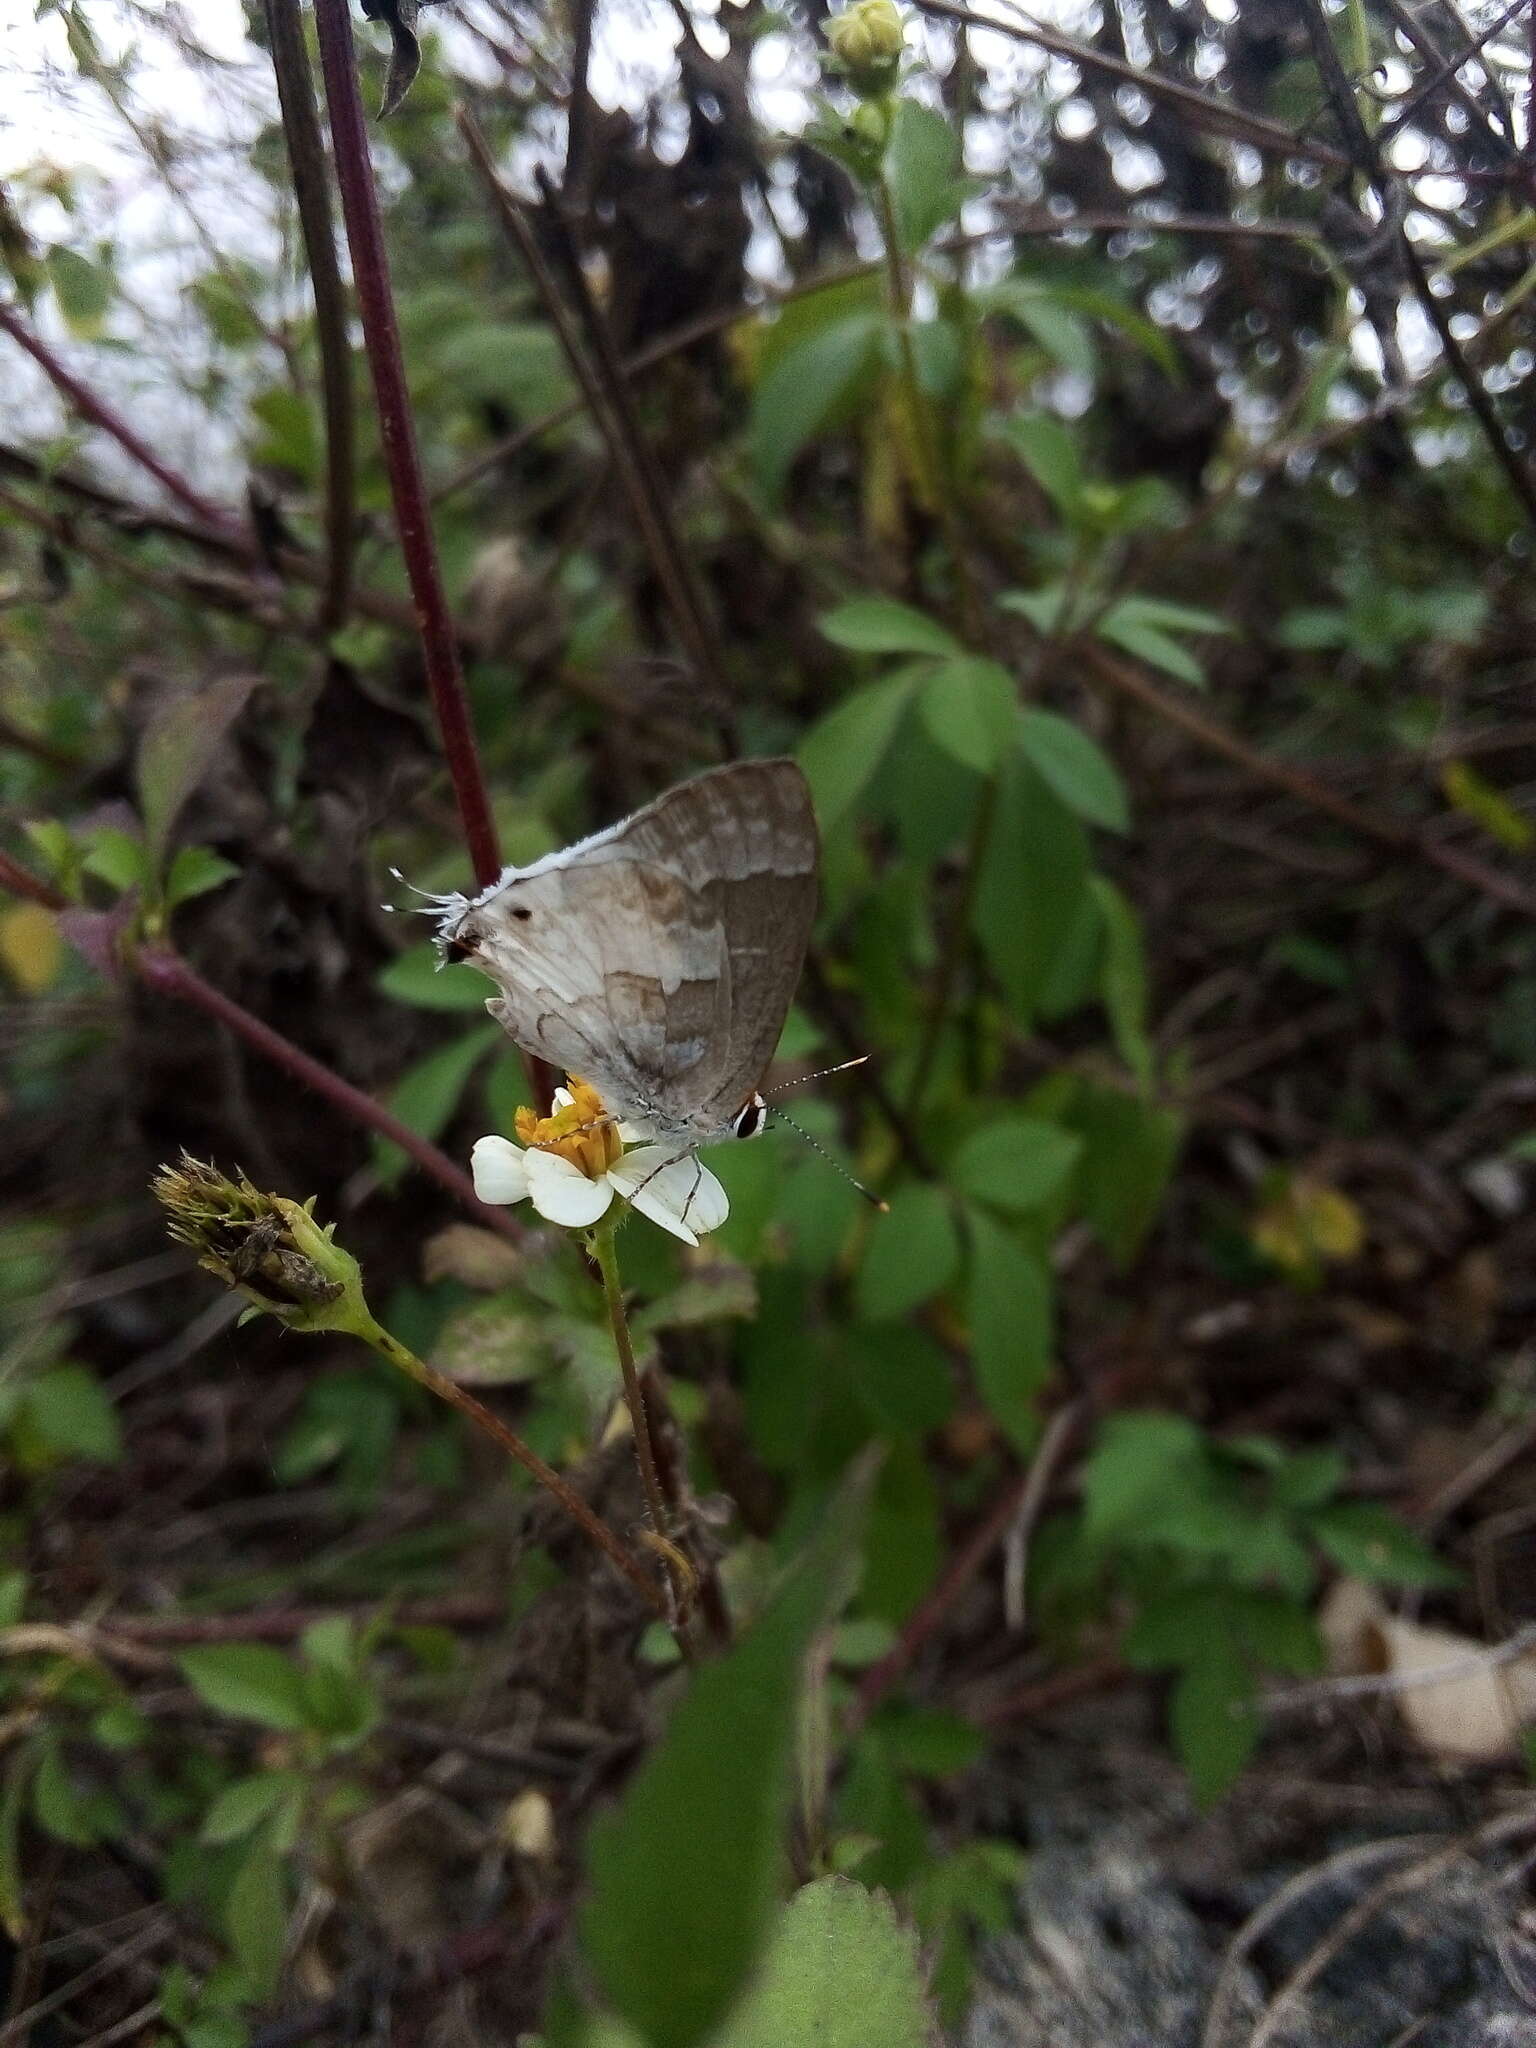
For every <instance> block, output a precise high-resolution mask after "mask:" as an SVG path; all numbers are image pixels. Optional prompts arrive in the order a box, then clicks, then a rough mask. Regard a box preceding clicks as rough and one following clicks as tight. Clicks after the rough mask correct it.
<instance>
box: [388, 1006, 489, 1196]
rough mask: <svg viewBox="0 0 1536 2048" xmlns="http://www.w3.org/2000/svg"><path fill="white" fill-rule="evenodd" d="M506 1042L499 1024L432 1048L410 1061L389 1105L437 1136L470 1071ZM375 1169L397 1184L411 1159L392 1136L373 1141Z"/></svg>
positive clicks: (421, 1130) (422, 1130)
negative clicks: (503, 1039)
mask: <svg viewBox="0 0 1536 2048" xmlns="http://www.w3.org/2000/svg"><path fill="white" fill-rule="evenodd" d="M501 1043H502V1032H501V1030H500V1027H499V1026H497V1025H495V1024H485V1025H482V1026H481V1027H480V1029H479V1030H478V1031H469V1032H466V1033H465V1035H464V1036H463V1037H462V1038H455V1039H451V1040H450V1041H449V1043H448V1044H447V1045H440V1046H439V1047H438V1049H437V1051H436V1052H429V1053H428V1054H427V1056H426V1058H425V1059H421V1060H417V1062H416V1064H415V1065H414V1066H411V1067H407V1068H406V1070H405V1072H404V1073H403V1074H402V1075H401V1077H400V1079H399V1080H398V1081H397V1082H396V1083H395V1085H394V1087H393V1088H391V1090H390V1091H389V1106H390V1108H391V1109H392V1110H393V1111H394V1112H395V1115H396V1116H397V1117H399V1118H400V1120H401V1122H402V1123H405V1124H408V1125H409V1126H410V1128H411V1129H412V1130H413V1131H417V1132H419V1133H420V1135H421V1136H422V1137H424V1138H435V1137H436V1136H437V1135H438V1133H439V1132H440V1131H441V1130H442V1129H443V1128H444V1126H445V1125H446V1124H447V1122H448V1120H449V1118H450V1117H451V1116H452V1115H453V1113H454V1111H455V1110H456V1109H457V1108H458V1106H459V1097H460V1096H461V1095H462V1094H463V1093H464V1090H465V1089H466V1088H467V1087H468V1086H469V1077H470V1075H471V1074H473V1072H474V1071H475V1068H476V1067H477V1066H478V1065H479V1064H480V1062H481V1060H483V1059H484V1058H485V1056H486V1054H487V1053H488V1052H489V1051H490V1049H491V1047H492V1046H493V1045H500V1044H501ZM373 1157H374V1166H375V1170H376V1171H377V1173H378V1176H379V1178H380V1180H381V1181H383V1183H384V1185H385V1186H386V1187H389V1186H392V1185H393V1183H394V1182H395V1181H397V1180H398V1179H399V1178H400V1176H401V1174H402V1173H404V1171H405V1169H406V1167H407V1166H408V1165H409V1164H410V1162H409V1160H408V1159H407V1158H406V1156H405V1154H404V1153H403V1152H402V1151H401V1150H400V1147H399V1146H398V1145H395V1144H392V1143H391V1142H390V1140H389V1139H387V1138H375V1140H374V1142H373Z"/></svg>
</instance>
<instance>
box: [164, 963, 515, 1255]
mask: <svg viewBox="0 0 1536 2048" xmlns="http://www.w3.org/2000/svg"><path fill="white" fill-rule="evenodd" d="M134 964H135V966H136V967H137V969H138V972H139V975H140V978H141V979H142V980H144V981H145V982H147V983H148V984H149V986H150V987H151V988H153V989H158V990H159V991H160V993H161V994H162V995H168V996H175V997H177V998H178V1000H180V1001H181V1002H185V1003H191V1004H192V1005H193V1006H194V1007H195V1008H196V1009H199V1010H202V1011H203V1012H204V1013H205V1015H207V1016H209V1017H214V1018H217V1020H218V1021H219V1023H221V1024H224V1025H227V1026H228V1028H229V1029H230V1030H231V1031H233V1032H234V1033H235V1035H236V1036H237V1037H239V1038H243V1039H244V1040H245V1042H246V1044H247V1045H248V1046H250V1047H251V1049H252V1050H253V1051H254V1052H258V1053H260V1054H261V1056H262V1058H263V1059H266V1060H270V1061H271V1062H272V1064H273V1065H274V1066H278V1067H281V1068H283V1069H284V1071H285V1072H287V1073H289V1074H292V1075H293V1076H294V1078H295V1079H296V1080H299V1081H302V1082H303V1083H304V1085H305V1086H306V1087H307V1088H313V1089H314V1091H315V1093H316V1094H317V1095H320V1096H323V1097H324V1098H325V1100H326V1101H327V1102H330V1103H333V1104H334V1105H335V1106H336V1108H337V1109H339V1110H340V1111H341V1112H342V1113H343V1115H345V1116H349V1117H350V1118H351V1119H352V1120H353V1122H354V1123H360V1124H366V1125H367V1126H368V1128H369V1129H370V1130H374V1131H377V1132H379V1134H380V1135H381V1136H382V1137H385V1138H389V1139H391V1140H392V1141H393V1142H394V1143H395V1144H396V1145H398V1146H399V1147H400V1149H401V1151H402V1152H405V1153H407V1154H408V1155H409V1156H410V1157H411V1158H412V1159H414V1160H415V1162H416V1164H417V1165H418V1166H419V1167H420V1168H421V1170H422V1172H423V1173H425V1174H429V1175H430V1176H431V1178H432V1179H433V1180H435V1181H436V1182H437V1183H438V1185H439V1186H440V1187H443V1188H446V1189H447V1191H448V1193H449V1194H451V1195H454V1196H456V1197H457V1199H458V1200H459V1201H461V1202H462V1203H463V1204H464V1206H465V1207H466V1208H467V1209H472V1210H473V1211H474V1213H475V1215H476V1217H477V1218H478V1219H479V1221H480V1222H482V1223H483V1224H485V1225H486V1227H487V1228H488V1229H491V1230H496V1231H499V1232H500V1233H501V1235H502V1236H503V1237H510V1238H517V1237H520V1236H521V1234H522V1233H521V1232H520V1230H519V1229H518V1226H517V1224H516V1223H515V1222H514V1221H513V1219H512V1218H511V1217H510V1216H509V1215H508V1214H507V1212H506V1211H505V1210H504V1209H493V1208H490V1207H488V1206H487V1204H486V1203H484V1202H482V1201H481V1200H480V1198H479V1196H478V1195H477V1194H476V1193H475V1184H474V1182H473V1181H472V1180H471V1179H470V1177H469V1175H468V1174H467V1173H465V1172H464V1170H463V1168H462V1167H458V1166H455V1165H454V1163H453V1161H452V1160H451V1159H450V1158H449V1157H448V1155H447V1153H446V1152H440V1151H439V1150H438V1148H437V1147H436V1145H434V1144H432V1143H431V1142H430V1141H429V1140H428V1139H426V1138H423V1137H422V1136H421V1135H420V1134H419V1133H418V1132H416V1131H413V1130H412V1129H411V1128H410V1126H409V1125H408V1124H403V1123H402V1122H401V1121H400V1119H399V1117H397V1116H396V1115H395V1114H394V1112H393V1111H392V1110H388V1109H386V1108H385V1107H384V1105H383V1103H382V1102H375V1101H374V1099H373V1097H372V1096H371V1095H365V1094H364V1093H363V1091H362V1089H361V1088H354V1087H353V1085H352V1083H351V1082H350V1081H344V1080H343V1079H342V1078H341V1076H340V1075H339V1074H335V1073H332V1071H331V1069H330V1068H329V1067H326V1066H322V1065H321V1063H320V1061H319V1060H317V1059H314V1058H312V1057H311V1056H310V1054H309V1053H307V1052H305V1051H303V1050H302V1049H301V1048H300V1047H299V1046H297V1045H295V1044H294V1043H293V1042H292V1040H291V1039H287V1038H284V1037H283V1035H282V1033H281V1032H278V1031H274V1030H273V1029H272V1027H271V1025H270V1024H264V1023H263V1022H262V1020H261V1019H260V1018H259V1017H253V1016H252V1015H251V1013H250V1011H249V1010H246V1009H242V1008H241V1006H240V1004H239V1003H237V1002H235V1001H234V1000H233V999H232V998H231V997H229V996H227V995H225V994H223V993H222V991H221V990H219V989H216V988H215V987H214V986H213V984H212V983H211V982H207V981H204V979H203V977H202V976H201V975H200V974H199V973H198V972H197V970H196V969H195V968H193V967H189V966H188V965H187V963H186V961H185V960H183V959H182V958H181V956H180V955H179V954H177V953H173V952H171V950H170V949H169V947H165V946H141V947H140V948H139V950H138V954H137V956H136V958H135V962H134Z"/></svg>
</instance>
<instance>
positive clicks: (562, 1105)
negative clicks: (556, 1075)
mask: <svg viewBox="0 0 1536 2048" xmlns="http://www.w3.org/2000/svg"><path fill="white" fill-rule="evenodd" d="M575 1100H576V1098H575V1096H574V1095H573V1094H572V1093H571V1091H570V1089H569V1088H557V1089H556V1090H555V1092H554V1095H553V1097H552V1098H551V1102H550V1107H551V1110H552V1111H553V1110H556V1109H569V1108H570V1106H571V1104H572V1103H573V1102H574V1101H575Z"/></svg>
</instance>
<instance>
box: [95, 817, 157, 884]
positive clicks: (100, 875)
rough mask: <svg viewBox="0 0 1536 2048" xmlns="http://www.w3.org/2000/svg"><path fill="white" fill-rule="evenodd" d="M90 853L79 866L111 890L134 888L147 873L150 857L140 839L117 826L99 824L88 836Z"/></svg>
mask: <svg viewBox="0 0 1536 2048" xmlns="http://www.w3.org/2000/svg"><path fill="white" fill-rule="evenodd" d="M88 844H89V848H90V850H89V852H88V853H87V854H86V856H85V859H84V861H83V862H82V863H81V865H82V866H83V867H84V869H85V872H86V873H87V874H88V875H94V876H95V877H96V879H97V880H98V881H100V882H105V883H106V884H107V886H108V888H110V889H136V888H137V887H138V886H139V885H140V883H141V882H143V881H144V880H145V878H146V877H147V875H148V873H149V858H148V855H147V853H146V851H145V847H144V842H143V840H142V839H135V838H134V837H133V835H132V833H130V832H124V831H122V830H121V829H120V828H119V827H118V826H116V825H102V826H100V827H98V829H97V830H96V831H94V832H93V833H91V835H90V839H89V841H88Z"/></svg>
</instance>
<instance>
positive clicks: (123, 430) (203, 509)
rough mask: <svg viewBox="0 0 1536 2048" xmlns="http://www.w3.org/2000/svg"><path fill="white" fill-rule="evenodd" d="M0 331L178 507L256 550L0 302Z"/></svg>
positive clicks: (246, 550)
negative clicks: (168, 494)
mask: <svg viewBox="0 0 1536 2048" xmlns="http://www.w3.org/2000/svg"><path fill="white" fill-rule="evenodd" d="M0 331H3V332H4V333H6V334H8V335H9V336H10V337H11V339H12V341H14V342H18V343H19V344H20V345H21V347H22V348H24V349H25V350H26V352H27V354H28V355H29V356H31V357H32V359H33V361H34V362H36V363H37V364H38V365H39V366H40V367H41V369H42V370H43V372H44V374H45V375H46V376H47V378H48V380H49V382H50V383H51V384H52V385H53V387H54V389H55V390H56V391H58V392H60V393H61V394H62V395H63V396H64V397H65V398H67V399H68V401H69V403H70V404H71V405H72V406H73V407H74V409H75V411H76V412H77V413H79V415H80V417H81V418H82V419H84V420H89V421H90V423H91V425H92V426H93V427H100V428H101V429H102V431H103V432H104V433H108V434H110V435H111V436H112V438H113V440H114V441H116V443H117V444H118V446H119V447H120V448H123V449H125V450H126V451H127V453H128V454H129V455H131V456H132V457H133V459H134V461H135V462H137V463H138V464H139V465H140V467H141V468H143V469H146V470H148V472H149V474H150V475H151V476H152V477H153V478H154V479H155V481H156V482H157V483H158V484H160V485H161V486H162V487H163V488H164V489H165V490H167V491H168V492H169V493H170V495H171V496H172V497H173V498H175V499H176V500H177V501H178V503H180V504H182V505H184V506H185V507H186V509H187V510H188V511H189V512H190V513H192V514H193V516H194V517H195V518H197V519H200V520H201V521H202V522H203V524H204V525H205V526H212V527H215V528H217V530H218V531H219V532H220V533H221V534H224V535H227V536H228V537H229V538H230V539H231V540H233V541H234V542H236V544H237V545H238V546H239V549H240V552H241V553H242V554H243V555H247V556H253V555H254V554H255V552H256V550H255V548H254V546H253V544H252V542H251V540H250V538H249V536H248V535H247V534H245V533H244V532H243V530H242V529H241V526H240V523H239V521H238V520H237V519H235V518H234V517H233V516H232V515H231V514H230V513H228V512H226V511H225V510H224V509H223V507H222V506H219V505H215V504H214V503H213V501H212V499H210V498H205V497H204V496H203V495H202V493H201V492H200V491H197V490H194V489H193V487H192V485H191V484H189V483H188V482H187V480H186V478H185V477H184V476H181V475H179V474H178V473H177V472H176V471H175V470H174V469H172V468H171V467H170V465H169V464H168V463H166V462H162V461H161V459H160V457H159V456H158V455H157V454H156V453H155V451H154V450H153V449H152V448H151V447H150V446H149V444H148V443H147V442H145V441H141V440H140V439H139V437H138V435H137V434H136V433H135V432H134V430H133V428H132V427H130V426H129V424H128V422H127V421H126V420H125V419H124V418H123V417H122V415H121V414H120V413H119V412H117V411H116V410H115V409H114V408H113V407H112V406H110V405H108V404H107V403H106V401H105V399H101V398H98V397H97V396H96V394H95V392H94V391H92V390H91V389H90V387H89V385H87V384H84V383H82V382H81V380H80V379H79V378H78V377H77V376H76V375H75V373H74V371H73V370H69V369H66V368H65V366H64V364H63V363H61V362H60V360H59V358H58V357H57V356H56V355H55V354H54V352H53V350H52V349H51V348H50V347H49V346H48V344H47V342H46V341H44V340H43V338H42V336H41V335H39V334H34V333H33V331H32V329H31V328H30V327H28V326H27V324H26V322H25V321H24V320H22V319H21V318H20V317H19V315H18V314H17V313H16V311H15V310H14V308H12V307H10V306H6V305H0Z"/></svg>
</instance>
